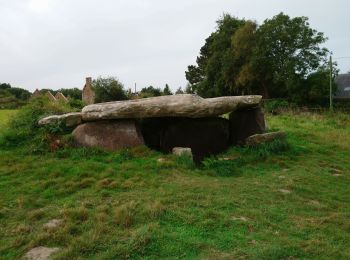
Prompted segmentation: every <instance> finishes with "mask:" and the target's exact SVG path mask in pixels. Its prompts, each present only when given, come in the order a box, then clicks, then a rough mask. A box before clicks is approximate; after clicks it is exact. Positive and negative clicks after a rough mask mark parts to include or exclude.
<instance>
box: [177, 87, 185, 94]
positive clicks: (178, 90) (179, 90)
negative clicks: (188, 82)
mask: <svg viewBox="0 0 350 260" xmlns="http://www.w3.org/2000/svg"><path fill="white" fill-rule="evenodd" d="M175 94H176V95H179V94H184V91H183V90H182V87H179V88H178V89H177V90H176V92H175Z"/></svg>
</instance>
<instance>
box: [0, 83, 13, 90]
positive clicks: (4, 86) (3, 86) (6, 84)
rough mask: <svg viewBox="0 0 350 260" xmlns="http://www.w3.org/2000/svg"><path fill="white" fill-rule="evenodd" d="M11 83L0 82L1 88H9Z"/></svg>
mask: <svg viewBox="0 0 350 260" xmlns="http://www.w3.org/2000/svg"><path fill="white" fill-rule="evenodd" d="M9 88H11V85H10V84H8V83H0V89H9Z"/></svg>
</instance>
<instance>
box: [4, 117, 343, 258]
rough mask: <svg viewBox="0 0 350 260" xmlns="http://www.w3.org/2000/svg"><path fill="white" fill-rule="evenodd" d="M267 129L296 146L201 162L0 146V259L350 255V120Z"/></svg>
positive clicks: (276, 122)
mask: <svg viewBox="0 0 350 260" xmlns="http://www.w3.org/2000/svg"><path fill="white" fill-rule="evenodd" d="M6 113H7V112H6ZM6 113H4V112H3V111H0V117H1V122H4V121H3V120H4V115H5V114H6ZM268 124H269V127H270V128H271V129H280V130H284V131H286V132H287V133H288V141H289V143H290V146H291V149H290V150H289V151H287V152H283V153H282V152H281V153H279V154H271V155H270V156H268V157H267V158H263V157H259V156H257V155H256V154H255V153H253V152H249V151H246V150H245V149H242V148H240V149H237V148H236V149H231V150H230V151H228V152H227V153H225V154H224V155H223V156H222V157H229V158H233V160H231V161H225V160H222V161H215V162H214V161H212V162H211V163H207V164H206V166H202V167H195V166H193V165H192V164H191V163H190V162H189V161H188V160H186V158H180V159H176V158H174V157H172V156H170V155H168V156H164V155H161V154H159V153H157V152H152V151H150V150H148V149H146V148H140V149H135V150H132V151H123V152H121V153H114V154H113V153H101V152H98V151H91V150H65V151H60V152H56V153H49V154H46V155H29V154H27V153H26V152H24V151H23V150H22V149H19V148H18V149H12V150H4V149H3V150H1V148H0V234H1V236H0V259H16V258H20V257H22V256H23V255H24V254H25V253H26V252H27V251H28V250H30V249H31V248H33V247H36V246H48V247H58V248H60V251H59V252H58V253H57V254H55V258H57V259H126V258H147V259H158V258H185V259H198V258H200V259H237V258H244V259H295V258H301V259H303V258H304V259H305V258H307V259H349V258H350V239H349V232H350V192H349V187H350V160H349V158H350V116H349V115H346V114H335V115H316V114H300V115H293V114H286V115H279V116H273V117H272V116H269V117H268ZM160 158H163V159H162V160H159V159H160ZM235 158H236V159H235ZM52 219H58V220H61V221H62V222H61V224H60V225H59V226H58V227H56V228H52V229H48V228H45V227H44V226H43V225H44V224H45V223H47V222H48V221H50V220H52Z"/></svg>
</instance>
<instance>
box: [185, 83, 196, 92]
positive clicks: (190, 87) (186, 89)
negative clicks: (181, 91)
mask: <svg viewBox="0 0 350 260" xmlns="http://www.w3.org/2000/svg"><path fill="white" fill-rule="evenodd" d="M185 93H186V94H194V93H195V91H194V89H193V86H192V85H191V84H187V86H186V88H185Z"/></svg>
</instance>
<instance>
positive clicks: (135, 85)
mask: <svg viewBox="0 0 350 260" xmlns="http://www.w3.org/2000/svg"><path fill="white" fill-rule="evenodd" d="M135 95H136V82H135Z"/></svg>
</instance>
